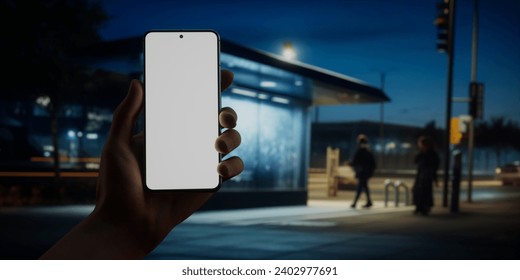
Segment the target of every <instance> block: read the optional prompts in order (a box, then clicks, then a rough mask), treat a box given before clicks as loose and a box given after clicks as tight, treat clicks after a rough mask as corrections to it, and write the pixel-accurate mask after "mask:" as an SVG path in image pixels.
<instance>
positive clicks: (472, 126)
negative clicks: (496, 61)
mask: <svg viewBox="0 0 520 280" xmlns="http://www.w3.org/2000/svg"><path fill="white" fill-rule="evenodd" d="M477 47H478V0H475V9H474V11H473V39H472V42H471V82H476V81H477ZM474 153H475V120H474V119H473V118H472V119H471V121H470V122H469V135H468V202H471V201H472V199H471V195H472V192H473V160H474Z"/></svg>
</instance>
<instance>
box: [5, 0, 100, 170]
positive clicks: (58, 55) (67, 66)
mask: <svg viewBox="0 0 520 280" xmlns="http://www.w3.org/2000/svg"><path fill="white" fill-rule="evenodd" d="M0 18H2V19H3V22H4V23H8V24H3V25H2V27H1V30H2V42H1V44H0V51H1V53H2V54H3V59H2V60H3V61H2V64H3V66H4V70H5V71H4V72H3V73H4V74H3V76H4V79H3V82H2V83H3V85H2V89H1V90H0V98H2V99H4V100H23V101H26V102H34V101H35V100H36V98H38V97H44V98H46V99H47V100H49V102H48V103H46V104H47V105H46V108H47V109H48V111H49V114H50V118H51V125H50V126H51V133H52V139H53V140H52V143H53V146H54V170H55V172H56V176H57V177H58V176H59V145H58V123H57V116H58V113H59V111H60V110H61V108H62V107H63V104H65V103H67V102H72V101H74V100H78V97H80V96H81V94H84V93H85V92H86V91H85V89H84V86H85V84H86V81H88V80H89V77H90V74H89V71H88V70H89V69H88V67H87V65H86V64H83V63H80V62H79V61H81V60H80V59H79V55H80V53H81V52H82V50H85V49H86V48H88V47H89V46H92V45H94V44H95V43H97V42H99V41H100V36H99V33H98V30H99V28H100V27H101V26H102V24H103V23H104V22H106V20H107V19H108V16H107V15H106V13H105V12H104V11H103V9H102V7H101V4H100V2H98V1H91V0H49V1H23V0H11V1H9V0H4V1H1V2H0Z"/></svg>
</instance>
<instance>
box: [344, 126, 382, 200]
mask: <svg viewBox="0 0 520 280" xmlns="http://www.w3.org/2000/svg"><path fill="white" fill-rule="evenodd" d="M357 143H358V148H357V150H356V152H355V153H354V156H353V158H352V160H351V162H350V165H351V166H352V167H353V168H354V172H355V173H356V178H357V180H358V183H357V186H356V197H355V198H354V201H353V202H352V205H351V206H350V207H352V208H356V203H357V201H358V199H359V197H360V196H361V193H362V192H363V191H364V192H365V193H366V195H367V203H366V204H365V205H364V206H363V207H364V208H369V207H371V206H372V200H371V199H370V190H369V188H368V180H369V179H370V177H372V175H373V174H374V171H375V169H376V161H375V159H374V156H373V155H372V152H371V151H370V149H369V147H368V138H367V136H366V135H364V134H360V135H358V137H357Z"/></svg>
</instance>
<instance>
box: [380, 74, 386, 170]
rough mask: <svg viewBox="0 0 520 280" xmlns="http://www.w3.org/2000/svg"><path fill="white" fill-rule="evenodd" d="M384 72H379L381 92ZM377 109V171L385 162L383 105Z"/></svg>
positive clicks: (383, 86)
mask: <svg viewBox="0 0 520 280" xmlns="http://www.w3.org/2000/svg"><path fill="white" fill-rule="evenodd" d="M385 78H386V77H385V72H381V91H384V90H385ZM380 104H381V105H380V108H379V142H380V143H381V153H380V156H379V169H383V164H384V160H385V140H384V137H385V133H384V126H385V103H384V102H381V103H380Z"/></svg>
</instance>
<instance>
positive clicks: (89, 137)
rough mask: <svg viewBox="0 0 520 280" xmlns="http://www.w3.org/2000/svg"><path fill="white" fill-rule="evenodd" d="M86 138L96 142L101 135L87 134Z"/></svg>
mask: <svg viewBox="0 0 520 280" xmlns="http://www.w3.org/2000/svg"><path fill="white" fill-rule="evenodd" d="M85 137H86V138H87V139H89V140H96V139H98V137H99V135H98V134H97V133H87V135H86V136H85Z"/></svg>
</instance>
